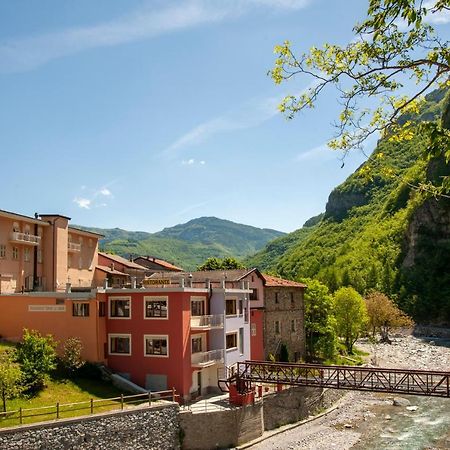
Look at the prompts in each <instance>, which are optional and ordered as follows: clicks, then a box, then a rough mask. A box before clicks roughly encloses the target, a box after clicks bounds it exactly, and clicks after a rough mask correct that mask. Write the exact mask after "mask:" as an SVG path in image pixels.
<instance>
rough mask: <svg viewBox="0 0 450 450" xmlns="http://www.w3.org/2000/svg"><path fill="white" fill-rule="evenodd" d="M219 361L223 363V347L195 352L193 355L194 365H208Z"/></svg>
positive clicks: (192, 361)
mask: <svg viewBox="0 0 450 450" xmlns="http://www.w3.org/2000/svg"><path fill="white" fill-rule="evenodd" d="M219 363H223V349H220V350H211V351H209V352H199V353H193V354H192V356H191V364H192V366H193V367H208V366H212V365H214V364H219Z"/></svg>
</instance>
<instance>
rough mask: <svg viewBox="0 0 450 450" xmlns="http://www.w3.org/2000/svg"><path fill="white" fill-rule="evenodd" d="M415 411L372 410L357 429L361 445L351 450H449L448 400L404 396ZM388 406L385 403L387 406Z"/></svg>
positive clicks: (401, 408) (395, 408)
mask: <svg viewBox="0 0 450 450" xmlns="http://www.w3.org/2000/svg"><path fill="white" fill-rule="evenodd" d="M407 398H408V400H409V401H410V403H411V405H412V406H417V410H416V411H409V410H408V409H407V408H406V407H405V406H392V401H387V402H386V405H382V406H374V407H373V408H371V412H372V413H374V414H375V417H369V418H367V420H366V421H365V422H363V423H362V424H361V425H360V427H359V428H360V429H359V431H361V432H362V438H361V441H360V442H359V443H358V444H356V445H355V446H353V447H352V448H353V449H357V450H363V449H364V450H368V449H374V450H375V449H376V450H380V449H399V450H400V449H401V450H423V449H450V399H447V398H429V397H418V396H408V397H407ZM388 402H389V403H388Z"/></svg>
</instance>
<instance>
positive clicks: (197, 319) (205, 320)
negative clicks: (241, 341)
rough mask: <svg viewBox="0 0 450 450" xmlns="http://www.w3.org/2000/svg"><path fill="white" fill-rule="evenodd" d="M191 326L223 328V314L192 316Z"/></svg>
mask: <svg viewBox="0 0 450 450" xmlns="http://www.w3.org/2000/svg"><path fill="white" fill-rule="evenodd" d="M191 328H223V314H214V315H204V316H192V317H191Z"/></svg>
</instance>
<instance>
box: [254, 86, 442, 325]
mask: <svg viewBox="0 0 450 450" xmlns="http://www.w3.org/2000/svg"><path fill="white" fill-rule="evenodd" d="M444 108H447V110H448V109H450V103H449V99H448V96H447V98H444V93H443V92H442V91H436V92H434V93H432V94H430V95H429V96H428V97H427V103H426V105H425V107H424V108H423V109H422V111H421V113H420V115H419V116H418V117H416V118H414V119H419V120H423V119H426V120H430V119H433V118H434V119H436V118H438V117H440V116H441V115H442V111H443V109H444ZM449 122H450V120H449ZM448 125H449V127H450V123H449V124H448ZM425 145H426V144H425V141H424V139H423V138H422V137H420V136H419V137H416V138H414V139H413V140H412V141H403V142H394V141H392V140H387V139H386V140H383V141H380V142H379V143H378V145H377V148H376V149H375V151H374V153H373V155H372V157H371V160H370V161H369V162H368V163H365V164H363V165H362V166H361V167H360V168H359V169H358V170H357V171H356V172H355V173H354V174H352V175H351V176H350V177H349V178H348V179H347V180H346V181H345V182H344V183H342V184H341V185H340V186H338V187H337V188H336V189H334V190H333V192H332V193H331V194H330V196H329V200H328V203H327V206H326V211H325V214H324V216H323V218H321V220H320V221H319V222H318V223H315V222H317V219H315V218H314V220H312V221H308V222H307V223H306V224H305V226H304V227H303V228H302V229H300V230H297V231H295V232H293V233H291V234H288V235H286V236H283V237H281V238H279V239H276V240H275V241H273V242H271V243H269V244H268V245H267V247H266V248H265V249H264V250H262V251H261V252H259V253H257V254H256V255H255V256H254V257H252V258H251V259H249V260H248V261H247V263H248V264H249V265H256V266H257V267H259V268H260V269H262V270H270V271H273V272H276V273H278V274H280V275H281V276H284V277H288V278H292V279H300V278H303V277H315V278H318V279H319V280H321V281H323V282H324V283H326V284H327V285H328V286H329V287H330V288H331V289H332V290H335V289H336V288H338V287H339V286H343V285H351V286H353V287H355V288H356V289H357V290H358V291H359V292H361V293H366V292H368V291H369V290H371V289H377V290H380V291H382V292H384V293H386V294H388V295H389V296H391V297H393V298H394V299H395V300H396V301H397V302H398V304H399V305H400V306H401V307H402V308H403V309H404V310H405V311H407V312H408V313H410V314H412V315H413V316H414V318H415V319H416V320H419V321H433V322H434V323H450V200H449V199H448V198H445V197H442V196H441V197H439V198H433V197H432V196H430V195H428V194H426V193H425V192H424V191H423V190H420V189H418V187H419V186H420V185H421V183H426V182H427V181H428V180H433V181H434V182H435V183H439V180H440V178H439V177H440V176H441V175H444V174H448V173H449V165H448V164H445V163H444V161H442V160H436V159H435V160H431V161H429V162H425V161H423V160H422V159H421V158H420V155H421V153H422V152H423V150H424V147H425ZM310 225H312V226H310Z"/></svg>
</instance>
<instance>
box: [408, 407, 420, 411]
mask: <svg viewBox="0 0 450 450" xmlns="http://www.w3.org/2000/svg"><path fill="white" fill-rule="evenodd" d="M418 408H419V407H418V406H407V407H406V409H407V410H408V411H417V409H418Z"/></svg>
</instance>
